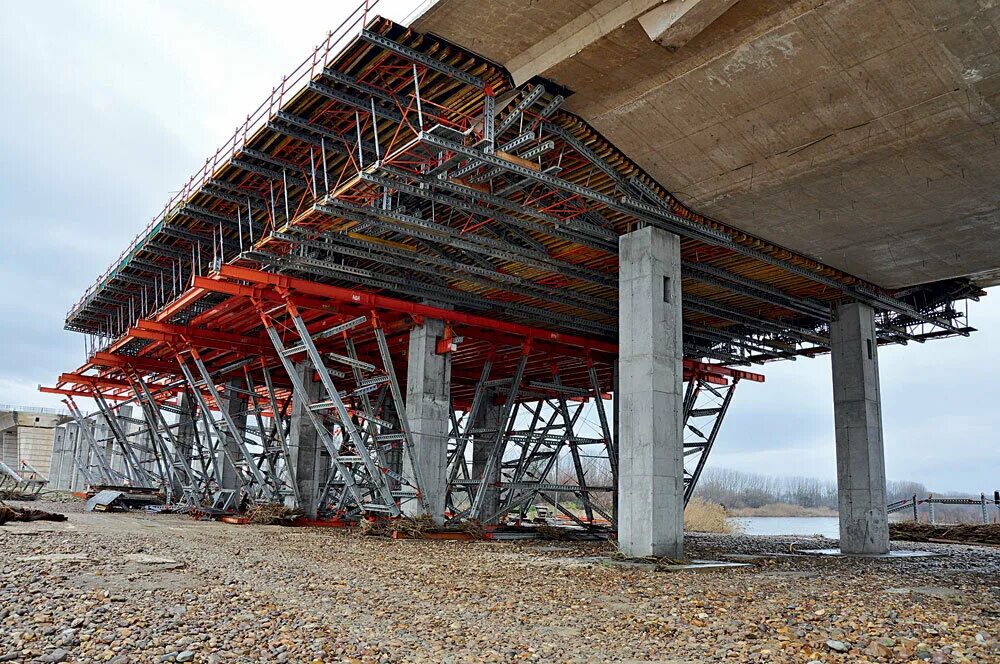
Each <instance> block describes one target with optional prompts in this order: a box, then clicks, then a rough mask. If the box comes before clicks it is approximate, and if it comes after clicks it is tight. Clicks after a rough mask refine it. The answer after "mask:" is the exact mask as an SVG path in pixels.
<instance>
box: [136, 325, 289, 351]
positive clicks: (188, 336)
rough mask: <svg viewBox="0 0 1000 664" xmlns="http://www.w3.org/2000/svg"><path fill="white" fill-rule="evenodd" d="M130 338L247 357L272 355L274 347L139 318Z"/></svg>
mask: <svg viewBox="0 0 1000 664" xmlns="http://www.w3.org/2000/svg"><path fill="white" fill-rule="evenodd" d="M128 333H129V334H130V335H131V336H133V337H136V338H138V339H150V340H152V341H163V342H166V343H171V344H175V343H190V344H191V345H194V346H198V347H201V348H211V349H214V350H225V351H231V352H234V353H244V354H246V355H264V354H273V353H274V346H272V345H271V342H270V341H269V340H268V339H267V338H265V337H247V336H243V335H239V334H231V333H229V332H219V331H215V330H207V329H204V328H197V327H190V326H187V325H171V324H170V323H161V322H158V321H153V320H148V319H140V320H138V321H137V322H136V324H135V325H134V326H133V327H132V328H130V329H129V332H128Z"/></svg>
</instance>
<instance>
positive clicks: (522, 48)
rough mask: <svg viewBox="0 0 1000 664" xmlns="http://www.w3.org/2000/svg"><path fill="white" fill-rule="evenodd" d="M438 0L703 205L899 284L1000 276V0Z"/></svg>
mask: <svg viewBox="0 0 1000 664" xmlns="http://www.w3.org/2000/svg"><path fill="white" fill-rule="evenodd" d="M429 4H431V6H430V7H429V8H428V9H427V10H426V12H425V13H424V14H423V15H422V16H421V17H420V18H418V19H417V21H416V22H415V23H414V25H413V27H414V28H415V29H417V30H419V31H421V32H430V33H434V34H437V35H440V36H441V37H444V38H445V39H448V40H451V41H453V42H456V43H458V44H461V45H462V46H465V47H467V48H469V49H471V50H474V51H476V52H477V53H480V54H482V55H484V56H486V57H488V58H491V59H493V60H495V61H496V62H498V63H500V64H502V65H504V66H505V67H507V69H509V70H510V72H511V74H512V75H513V76H514V79H515V83H520V82H522V81H524V80H527V79H530V78H531V77H532V76H536V75H539V76H542V77H544V78H546V79H549V80H551V81H554V82H556V83H558V84H560V85H563V86H565V87H566V88H568V89H569V90H571V91H572V94H571V95H569V96H568V98H567V102H566V106H565V107H566V108H567V109H568V110H570V111H572V112H573V113H576V114H577V115H579V116H580V117H582V118H583V119H584V120H586V121H587V122H588V123H590V124H591V125H592V126H593V127H595V128H596V129H597V130H598V131H600V132H602V133H603V134H604V135H605V136H606V137H607V138H608V139H609V140H610V141H611V142H612V143H614V144H615V145H616V146H617V147H618V148H619V149H621V150H622V151H623V152H624V153H625V154H627V155H628V156H629V157H630V158H631V159H633V160H634V161H636V162H637V163H638V164H639V165H640V166H641V167H642V168H643V169H645V170H646V171H647V172H648V173H649V174H650V175H652V176H653V177H654V178H655V179H656V180H657V181H658V182H659V183H660V184H662V185H663V186H664V187H665V188H667V189H668V190H669V191H671V192H672V193H673V194H674V195H676V196H677V197H678V199H680V200H681V201H683V202H684V203H685V204H687V205H689V206H691V207H692V208H693V209H695V210H697V211H698V212H701V213H703V214H705V215H708V216H712V217H715V218H718V219H721V220H725V222H726V223H727V224H731V225H733V226H735V227H737V228H740V229H742V230H745V231H747V232H750V233H754V234H757V235H759V236H761V237H764V238H766V239H767V240H769V241H771V242H776V243H778V244H781V245H783V246H787V247H789V248H790V249H793V250H795V251H799V252H801V253H803V254H806V255H808V256H811V257H813V258H815V259H817V260H820V261H823V262H825V263H827V264H830V265H833V266H835V267H837V268H840V269H842V270H845V271H847V272H849V273H851V274H855V275H857V276H860V277H862V278H864V279H867V280H869V281H872V282H874V283H877V284H879V285H881V286H884V287H887V288H900V287H906V286H912V285H915V284H920V283H926V282H931V281H936V280H940V279H947V278H952V277H963V276H969V277H972V278H973V279H974V280H976V281H977V283H978V284H979V285H982V286H988V285H992V284H995V283H997V281H998V279H1000V273H998V272H997V269H998V267H1000V266H998V260H997V256H998V255H1000V233H998V232H997V231H998V230H1000V194H998V193H997V191H998V187H997V185H998V183H1000V147H998V140H997V119H998V117H1000V110H998V109H1000V36H998V34H997V30H998V27H1000V5H998V4H997V3H994V2H976V1H973V0H959V1H957V2H938V1H936V0H890V1H888V2H886V1H882V0H842V1H838V2H824V1H823V0H798V1H779V0H754V1H752V2H751V1H749V0H743V1H741V2H736V1H734V0H686V1H682V0H670V1H668V2H659V1H656V0H633V1H631V2H619V1H618V0H604V1H603V2H598V1H597V0H560V1H558V2H553V1H548V2H530V1H528V0H500V1H497V2H489V3H482V2H476V1H475V0H440V1H438V2H436V3H429Z"/></svg>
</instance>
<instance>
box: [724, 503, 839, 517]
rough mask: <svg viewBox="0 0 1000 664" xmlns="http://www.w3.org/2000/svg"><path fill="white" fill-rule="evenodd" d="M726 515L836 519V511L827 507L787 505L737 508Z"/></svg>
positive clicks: (728, 510) (776, 504) (729, 510)
mask: <svg viewBox="0 0 1000 664" xmlns="http://www.w3.org/2000/svg"><path fill="white" fill-rule="evenodd" d="M726 514H728V515H729V516H734V517H758V516H761V517H836V516H839V515H838V514H837V510H835V509H831V508H829V507H801V506H799V505H789V504H787V503H775V504H772V505H762V506H761V507H737V508H734V509H727V510H726Z"/></svg>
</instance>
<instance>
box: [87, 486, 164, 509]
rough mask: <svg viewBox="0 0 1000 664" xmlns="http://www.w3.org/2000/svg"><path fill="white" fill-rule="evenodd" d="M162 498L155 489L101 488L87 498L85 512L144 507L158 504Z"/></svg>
mask: <svg viewBox="0 0 1000 664" xmlns="http://www.w3.org/2000/svg"><path fill="white" fill-rule="evenodd" d="M162 502H163V499H162V498H161V497H160V496H159V494H157V493H156V490H155V489H146V488H133V487H116V488H105V489H101V490H100V491H98V492H97V493H95V494H94V495H93V496H91V497H90V499H89V500H87V506H86V507H85V508H84V511H86V512H114V511H124V510H130V509H145V508H146V507H149V506H150V505H159V504H161V503H162Z"/></svg>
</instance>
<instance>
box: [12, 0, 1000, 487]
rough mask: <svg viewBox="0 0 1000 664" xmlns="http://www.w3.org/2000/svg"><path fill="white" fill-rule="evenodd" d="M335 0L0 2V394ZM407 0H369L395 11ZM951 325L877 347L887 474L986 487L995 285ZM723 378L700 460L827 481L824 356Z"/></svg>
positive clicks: (16, 394) (74, 341)
mask: <svg viewBox="0 0 1000 664" xmlns="http://www.w3.org/2000/svg"><path fill="white" fill-rule="evenodd" d="M353 4H354V2H353V0H351V1H349V2H339V1H331V0H324V1H322V2H296V1H293V0H286V1H285V2H283V3H280V11H279V10H277V9H276V7H277V6H276V5H275V4H274V3H273V2H255V1H247V0H240V1H238V2H237V1H232V2H223V1H220V0H214V1H213V2H202V1H200V0H172V1H170V2H151V1H148V0H147V1H144V2H132V1H126V0H120V1H114V2H109V1H104V2H101V1H96V0H89V1H88V2H58V3H56V2H33V3H21V2H19V3H5V4H4V8H3V20H2V21H0V86H2V88H0V89H2V90H3V95H2V99H3V102H2V104H0V120H2V121H0V175H2V177H0V229H2V239H3V245H2V254H0V256H2V258H0V283H2V287H0V403H8V404H17V405H36V406H59V405H60V404H59V402H58V399H57V398H55V397H51V396H49V395H43V394H40V393H38V392H37V391H36V386H37V385H38V384H40V383H42V384H52V383H53V382H54V380H55V378H56V376H57V375H58V374H59V373H60V372H62V371H67V370H70V369H73V368H75V367H77V366H78V365H79V364H80V363H81V362H82V360H83V338H82V337H81V336H80V335H77V334H71V333H69V332H65V331H63V329H62V325H63V317H64V315H65V313H66V311H67V310H68V309H69V308H70V307H71V306H72V304H73V303H74V302H75V301H76V300H77V299H78V298H79V297H80V295H81V294H82V292H83V291H84V289H85V288H86V287H87V286H88V285H89V284H90V283H91V282H93V281H94V279H95V278H96V277H97V275H98V274H100V273H101V272H102V271H103V270H104V269H105V268H106V267H107V266H108V265H109V263H110V262H111V261H112V260H113V259H114V258H115V257H116V256H118V254H119V252H121V250H122V249H124V248H125V246H126V244H127V243H128V242H129V241H130V240H131V239H132V237H134V236H135V235H136V233H138V232H139V231H140V230H141V229H142V228H144V227H145V225H146V224H147V223H148V222H149V219H150V218H151V217H152V216H153V215H154V214H155V213H157V212H158V211H159V210H160V209H161V208H162V207H163V204H164V203H165V202H166V201H167V199H168V198H169V197H170V196H171V194H172V193H173V192H174V191H176V190H177V189H179V188H180V186H181V185H182V184H183V182H184V181H186V180H187V178H188V177H189V176H190V174H191V173H192V172H194V171H195V170H197V168H198V167H200V165H201V164H202V163H203V162H204V159H205V157H206V156H208V155H209V154H211V153H212V152H214V151H215V149H216V147H218V146H219V145H221V144H222V143H223V142H224V141H225V140H226V139H227V138H228V137H229V136H230V135H231V134H232V132H233V130H234V128H235V127H236V125H238V124H240V122H241V121H242V120H243V119H244V118H245V117H246V114H247V113H248V112H249V111H251V110H252V109H254V108H256V107H257V105H258V104H259V103H260V101H261V100H262V99H263V98H264V97H265V96H266V95H267V94H268V93H269V92H270V90H271V88H272V86H274V85H275V84H277V83H278V82H279V81H280V79H281V76H282V74H286V73H289V72H290V71H291V70H292V69H293V68H294V67H295V66H296V65H297V64H298V63H299V62H300V61H302V60H303V59H304V58H305V57H306V55H307V54H308V53H309V52H310V50H311V48H312V47H313V46H314V45H315V44H317V43H319V42H320V41H321V40H322V39H323V38H324V37H325V34H326V31H327V30H329V29H333V28H334V27H336V26H337V25H338V24H339V23H340V21H341V19H342V17H343V15H344V13H345V9H344V7H345V6H347V5H353ZM417 4H418V2H417V0H386V1H385V2H383V3H382V5H380V8H379V9H380V13H382V14H384V15H386V16H389V17H390V18H394V19H396V20H400V19H402V18H403V17H405V16H406V15H408V13H409V12H410V10H411V9H412V8H413V7H414V6H416V5H417ZM970 307H971V308H970V311H971V321H972V324H973V325H974V326H976V327H978V328H980V329H981V331H980V332H978V333H976V334H974V335H973V336H972V337H971V338H968V339H962V338H958V339H948V340H944V341H936V342H930V343H926V344H923V345H917V344H911V345H909V346H906V347H898V346H896V347H891V348H883V349H882V350H881V351H880V362H881V368H882V393H883V419H884V427H885V443H886V465H887V470H888V475H889V477H890V478H891V479H912V480H917V481H920V482H923V483H925V484H927V485H928V486H929V487H931V488H934V489H936V490H955V491H970V492H979V491H984V490H988V491H992V490H993V489H995V488H1000V486H997V485H1000V472H998V471H1000V442H998V435H997V433H996V431H997V429H998V425H1000V407H998V405H997V403H998V397H1000V389H998V386H1000V378H998V376H997V374H996V364H997V362H996V360H997V357H998V353H997V350H996V348H997V345H998V342H1000V293H997V294H994V295H993V296H992V297H989V298H986V299H984V300H983V302H981V303H978V304H976V303H973V304H971V305H970ZM761 371H762V372H763V373H764V374H766V376H767V382H766V383H765V384H763V385H760V384H751V383H746V384H743V385H741V386H740V388H739V391H738V392H737V396H736V398H735V400H734V402H733V406H732V408H731V410H730V416H729V419H728V420H727V422H726V424H725V426H724V427H723V430H722V433H721V436H720V439H719V442H718V443H717V446H716V448H715V451H714V452H713V457H712V460H711V461H710V465H712V466H717V467H728V468H734V469H739V470H746V471H753V472H761V473H772V474H783V475H808V476H814V477H821V478H826V479H832V478H833V477H834V476H835V470H834V468H835V467H834V452H833V412H832V397H831V385H830V364H829V359H828V358H826V357H824V358H820V359H815V360H808V359H800V360H798V361H797V362H783V363H776V364H770V365H767V366H765V367H764V368H763V369H762V370H761Z"/></svg>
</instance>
